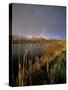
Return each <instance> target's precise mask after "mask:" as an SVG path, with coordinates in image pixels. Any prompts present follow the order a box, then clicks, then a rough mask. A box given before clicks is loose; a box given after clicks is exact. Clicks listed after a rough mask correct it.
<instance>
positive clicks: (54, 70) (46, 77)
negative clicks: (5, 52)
mask: <svg viewBox="0 0 68 90" xmlns="http://www.w3.org/2000/svg"><path fill="white" fill-rule="evenodd" d="M28 58H31V57H30V54H28V55H27V62H26V61H25V62H22V61H21V60H20V62H18V63H17V60H18V58H14V59H16V61H14V62H13V65H14V66H13V68H14V69H13V75H12V76H13V77H12V82H13V86H28V85H46V84H61V83H66V51H62V52H61V54H59V55H58V56H56V57H55V58H54V60H53V61H51V62H50V63H48V70H47V63H45V64H43V65H40V62H39V60H40V58H38V57H35V58H34V59H32V58H31V60H32V61H31V60H30V59H29V61H28ZM26 63H27V64H26Z"/></svg>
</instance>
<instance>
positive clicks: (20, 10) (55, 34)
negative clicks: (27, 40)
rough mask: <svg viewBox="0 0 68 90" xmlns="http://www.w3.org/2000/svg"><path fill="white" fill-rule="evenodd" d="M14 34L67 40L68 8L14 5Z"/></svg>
mask: <svg viewBox="0 0 68 90" xmlns="http://www.w3.org/2000/svg"><path fill="white" fill-rule="evenodd" d="M12 6H13V7H12V10H13V11H12V34H13V35H18V36H23V35H28V36H40V35H42V36H44V37H45V38H57V39H65V38H66V7H64V6H47V5H30V4H13V5H12Z"/></svg>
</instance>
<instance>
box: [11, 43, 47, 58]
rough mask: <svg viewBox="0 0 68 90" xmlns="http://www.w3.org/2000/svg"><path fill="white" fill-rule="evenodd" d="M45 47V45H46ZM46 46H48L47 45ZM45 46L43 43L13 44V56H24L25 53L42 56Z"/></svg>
mask: <svg viewBox="0 0 68 90" xmlns="http://www.w3.org/2000/svg"><path fill="white" fill-rule="evenodd" d="M44 45H45V44H44ZM45 46H48V44H46V45H45ZM41 47H43V44H41V43H33V44H32V43H23V44H12V56H13V57H15V56H17V55H22V56H23V55H24V53H25V51H26V50H27V53H29V52H30V53H31V54H32V55H34V56H38V55H42V54H43V53H44V51H43V50H42V48H41Z"/></svg>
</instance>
